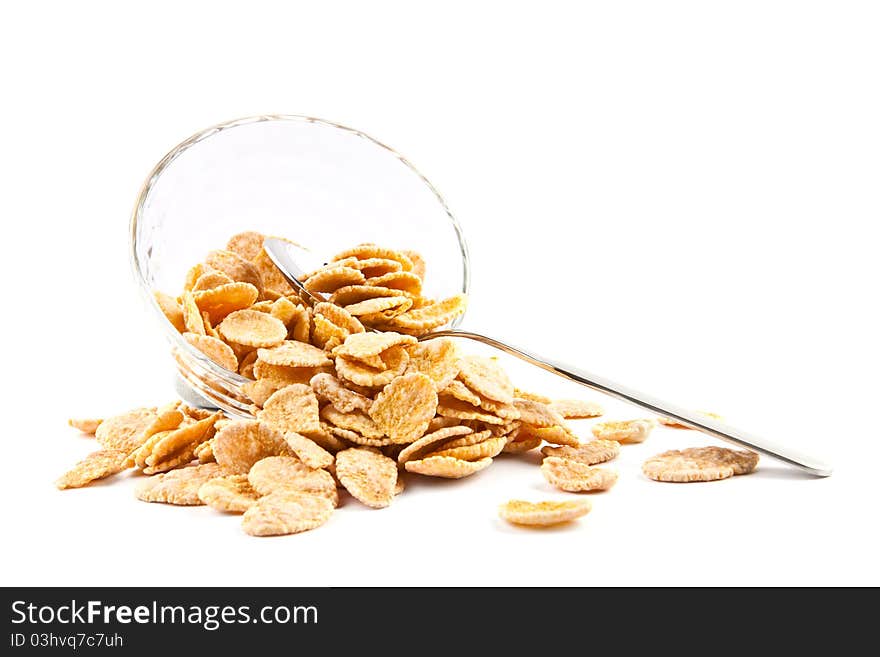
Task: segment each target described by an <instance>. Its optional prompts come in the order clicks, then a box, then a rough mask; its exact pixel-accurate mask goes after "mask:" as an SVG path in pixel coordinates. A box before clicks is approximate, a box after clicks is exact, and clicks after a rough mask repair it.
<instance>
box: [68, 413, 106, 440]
mask: <svg viewBox="0 0 880 657" xmlns="http://www.w3.org/2000/svg"><path fill="white" fill-rule="evenodd" d="M103 421H104V420H102V419H100V418H91V417H89V418H70V419H69V420H68V421H67V425H68V426H70V427H73V428H74V429H79V430H80V431H82V432H83V433H87V434H89V435H91V436H94V435H95V431H97V430H98V427H100V426H101V422H103Z"/></svg>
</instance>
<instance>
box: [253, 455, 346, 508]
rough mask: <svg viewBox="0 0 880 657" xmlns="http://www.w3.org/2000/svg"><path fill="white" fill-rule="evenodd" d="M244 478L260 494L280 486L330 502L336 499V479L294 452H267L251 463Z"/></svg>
mask: <svg viewBox="0 0 880 657" xmlns="http://www.w3.org/2000/svg"><path fill="white" fill-rule="evenodd" d="M248 481H249V482H250V484H251V486H253V487H254V490H256V491H257V492H258V493H260V494H261V495H269V494H271V493H275V492H278V491H281V490H296V491H301V492H304V493H311V494H313V495H321V496H323V497H326V498H327V499H329V500H330V501H331V502H333V506H336V505H337V504H338V503H339V494H338V493H337V491H336V480H334V479H333V476H332V475H331V474H330V473H329V472H327V471H326V470H315V469H314V468H310V467H308V466H307V465H306V464H305V463H303V462H302V461H300V460H299V459H298V458H297V457H295V456H269V457H267V458H264V459H262V460H260V461H257V462H256V463H254V465H253V467H252V468H251V469H250V472H248Z"/></svg>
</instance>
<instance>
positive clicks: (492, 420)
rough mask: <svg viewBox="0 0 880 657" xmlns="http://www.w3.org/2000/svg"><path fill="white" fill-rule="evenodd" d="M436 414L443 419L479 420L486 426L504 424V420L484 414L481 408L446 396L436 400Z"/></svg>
mask: <svg viewBox="0 0 880 657" xmlns="http://www.w3.org/2000/svg"><path fill="white" fill-rule="evenodd" d="M437 413H438V414H439V415H442V416H444V417H453V418H458V419H460V420H479V421H481V422H486V423H487V424H505V423H506V420H504V419H502V418H500V417H498V416H497V415H491V414H490V413H486V412H485V411H483V410H482V409H481V408H479V407H477V406H473V405H472V404H468V403H467V402H463V401H461V400H460V399H456V398H455V397H451V396H448V395H440V396H439V398H438V405H437Z"/></svg>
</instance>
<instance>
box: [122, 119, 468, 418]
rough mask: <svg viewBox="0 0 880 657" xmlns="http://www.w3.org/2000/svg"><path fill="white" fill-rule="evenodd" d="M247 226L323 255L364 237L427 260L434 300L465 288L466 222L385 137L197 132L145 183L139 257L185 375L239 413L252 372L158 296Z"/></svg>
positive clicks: (322, 124) (281, 123)
mask: <svg viewBox="0 0 880 657" xmlns="http://www.w3.org/2000/svg"><path fill="white" fill-rule="evenodd" d="M245 230H256V231H259V232H261V233H263V234H266V235H277V236H281V237H286V238H289V239H291V240H294V241H295V242H298V243H299V244H301V245H303V246H304V247H306V248H308V249H310V250H311V251H312V252H313V253H314V254H315V257H316V259H318V260H324V259H326V257H328V256H330V255H332V254H334V253H336V252H337V251H340V250H342V249H344V248H347V247H349V246H352V245H354V244H358V243H361V242H376V243H379V244H383V245H387V246H391V247H395V248H401V249H413V250H416V251H418V252H420V253H421V254H422V255H423V256H424V258H425V261H426V263H427V273H426V277H425V285H424V290H425V294H426V295H429V296H434V297H447V296H451V295H453V294H456V293H458V292H465V293H466V292H467V291H468V284H469V265H468V253H467V245H466V243H465V240H464V236H463V235H462V232H461V228H460V226H459V224H458V222H457V221H456V219H455V217H454V216H453V215H452V213H451V212H450V211H449V208H448V207H447V206H446V203H445V201H444V200H443V198H442V197H441V196H440V194H439V193H438V192H437V190H436V189H435V188H434V187H433V185H431V183H430V182H428V180H427V179H426V178H425V177H424V176H422V175H421V174H420V173H419V172H418V171H417V170H416V169H415V168H414V167H413V166H412V165H411V164H410V163H409V162H408V161H407V160H406V159H405V158H403V157H402V156H400V155H399V154H398V153H396V152H395V151H394V150H392V149H391V148H389V147H388V146H385V145H384V144H382V143H381V142H379V141H376V140H375V139H373V138H372V137H369V136H367V135H365V134H364V133H362V132H359V131H357V130H353V129H351V128H346V127H344V126H340V125H337V124H334V123H330V122H328V121H323V120H320V119H315V118H309V117H302V116H280V115H267V116H254V117H248V118H245V119H240V120H236V121H231V122H228V123H223V124H221V125H217V126H214V127H211V128H208V129H207V130H203V131H201V132H199V133H198V134H195V135H193V136H192V137H190V138H189V139H187V140H186V141H184V142H182V143H181V144H179V145H178V146H176V147H175V148H173V149H172V150H171V151H170V152H169V153H168V154H167V155H166V156H165V157H164V158H162V160H161V161H160V162H159V163H158V164H157V165H156V166H155V168H154V169H153V171H152V172H151V173H150V175H149V176H148V178H147V180H146V182H145V183H144V186H143V188H142V189H141V192H140V195H139V196H138V199H137V202H136V204H135V208H134V212H133V214H132V218H131V256H132V263H133V266H134V272H135V277H136V278H137V281H138V284H139V286H140V288H141V290H142V292H143V293H144V295H145V297H146V299H147V302H148V304H149V305H150V306H151V307H152V308H153V310H154V312H155V315H156V317H157V319H158V321H159V322H160V325H162V326H163V327H164V329H163V330H164V331H165V333H166V336H167V338H168V339H169V340H170V342H171V345H172V353H173V355H174V358H175V360H176V362H177V367H178V372H179V373H180V375H181V376H182V377H183V378H184V379H185V380H186V381H187V382H188V383H189V384H190V385H191V386H192V387H193V388H195V389H196V390H197V391H198V393H199V394H200V395H201V396H203V397H205V398H206V399H207V400H208V401H210V402H211V403H212V404H214V405H216V406H219V407H220V408H222V409H223V410H224V411H226V412H228V413H231V414H235V415H242V416H247V415H250V413H251V405H250V402H249V401H248V399H247V397H246V396H245V395H244V394H243V393H242V392H241V386H242V384H244V383H245V382H246V381H247V379H245V378H243V377H241V376H240V375H238V374H237V373H235V372H230V371H228V370H225V369H223V368H222V367H220V366H219V365H217V364H215V363H214V362H213V361H211V360H209V359H208V358H206V357H205V356H204V355H202V354H201V352H199V351H198V350H196V349H194V348H193V347H192V346H191V345H189V343H187V342H186V341H185V340H183V339H182V337H181V336H180V334H179V333H178V332H177V331H176V330H175V329H174V327H173V326H172V325H171V323H170V322H169V321H168V320H167V319H166V318H165V316H164V315H163V314H162V311H161V310H160V309H159V306H158V304H157V303H156V301H155V299H154V296H153V292H154V291H155V290H161V291H163V292H166V293H168V294H171V295H172V296H174V295H177V294H178V293H180V291H181V290H182V289H183V282H184V278H185V275H186V272H187V270H188V269H189V268H190V267H191V266H192V265H194V264H196V263H198V262H202V261H203V260H204V258H205V256H206V254H207V253H208V251H210V250H212V249H218V248H223V247H224V245H225V244H226V242H227V240H228V239H229V238H230V237H231V236H232V235H234V234H236V233H239V232H242V231H245ZM460 321H461V317H459V318H457V319H456V321H455V322H454V323H453V325H457V324H458V323H459V322H460Z"/></svg>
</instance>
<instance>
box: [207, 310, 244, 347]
mask: <svg viewBox="0 0 880 657" xmlns="http://www.w3.org/2000/svg"><path fill="white" fill-rule="evenodd" d="M202 324H204V326H205V335H207V336H210V337H212V338H216V339H217V340H220V339H221V338H220V333H218V332H217V329H215V328H214V327H213V326H212V325H211V316H210V315H208V313H206V312H203V313H202ZM230 348H231V347H230ZM233 353H235V352H233ZM236 357H237V356H236Z"/></svg>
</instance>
